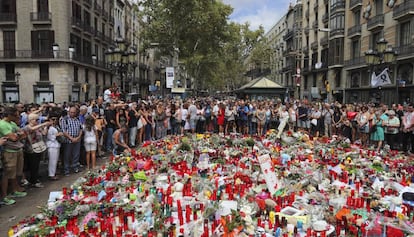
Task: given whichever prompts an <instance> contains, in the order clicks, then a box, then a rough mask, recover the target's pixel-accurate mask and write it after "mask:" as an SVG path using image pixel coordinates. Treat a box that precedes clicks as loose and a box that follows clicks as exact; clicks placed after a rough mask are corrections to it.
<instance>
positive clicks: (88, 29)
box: [83, 23, 95, 36]
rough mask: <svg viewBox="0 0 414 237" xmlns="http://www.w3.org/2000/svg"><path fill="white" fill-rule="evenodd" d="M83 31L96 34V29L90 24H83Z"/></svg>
mask: <svg viewBox="0 0 414 237" xmlns="http://www.w3.org/2000/svg"><path fill="white" fill-rule="evenodd" d="M83 32H84V33H86V34H88V35H90V36H92V35H95V29H94V28H93V27H92V26H91V25H89V24H85V23H84V24H83Z"/></svg>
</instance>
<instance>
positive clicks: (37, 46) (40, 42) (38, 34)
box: [32, 30, 55, 57]
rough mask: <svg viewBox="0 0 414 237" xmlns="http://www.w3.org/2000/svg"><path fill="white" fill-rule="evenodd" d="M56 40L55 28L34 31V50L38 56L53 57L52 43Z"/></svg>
mask: <svg viewBox="0 0 414 237" xmlns="http://www.w3.org/2000/svg"><path fill="white" fill-rule="evenodd" d="M54 41H55V32H54V31H53V30H38V31H32V50H33V54H34V56H36V57H52V45H53V43H54Z"/></svg>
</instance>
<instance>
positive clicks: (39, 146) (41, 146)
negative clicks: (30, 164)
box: [27, 131, 47, 153]
mask: <svg viewBox="0 0 414 237" xmlns="http://www.w3.org/2000/svg"><path fill="white" fill-rule="evenodd" d="M35 132H36V131H35ZM27 140H28V141H29V145H30V148H31V150H32V151H33V152H34V153H42V152H44V151H46V149H47V146H46V143H45V142H44V141H43V139H41V140H40V141H38V142H35V143H33V142H32V137H31V136H30V134H29V135H28V136H27Z"/></svg>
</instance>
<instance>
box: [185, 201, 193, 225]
mask: <svg viewBox="0 0 414 237" xmlns="http://www.w3.org/2000/svg"><path fill="white" fill-rule="evenodd" d="M191 212H192V210H191V207H190V205H186V206H185V222H186V223H189V222H190V221H191Z"/></svg>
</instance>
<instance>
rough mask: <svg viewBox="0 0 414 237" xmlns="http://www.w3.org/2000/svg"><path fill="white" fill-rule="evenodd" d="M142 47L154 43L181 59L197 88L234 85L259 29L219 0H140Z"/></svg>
mask: <svg viewBox="0 0 414 237" xmlns="http://www.w3.org/2000/svg"><path fill="white" fill-rule="evenodd" d="M140 9H141V12H140V16H141V17H142V19H143V22H144V24H143V28H142V30H143V31H142V34H141V42H142V43H143V49H144V50H145V49H148V48H150V47H151V43H157V46H156V47H157V48H158V49H159V51H160V53H161V54H163V55H165V56H170V57H173V56H174V55H175V52H176V51H174V50H175V49H176V48H178V49H179V52H178V59H179V61H180V62H183V63H184V67H185V68H186V70H187V73H188V76H189V77H191V78H193V79H194V83H195V87H196V89H198V90H205V89H207V88H209V89H212V90H221V91H222V90H232V89H235V88H238V87H239V86H240V85H242V84H243V81H242V78H243V73H244V71H245V66H244V60H245V59H246V58H247V56H248V55H250V52H251V51H252V49H253V48H254V47H255V45H256V44H257V42H259V39H261V38H262V37H263V33H264V31H263V29H259V30H257V31H251V30H250V29H249V25H248V24H244V25H240V24H236V23H233V22H229V20H228V19H229V16H230V14H231V13H232V11H233V9H232V8H231V7H230V6H229V5H226V4H224V3H222V2H221V1H217V0H143V1H141V3H140Z"/></svg>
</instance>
